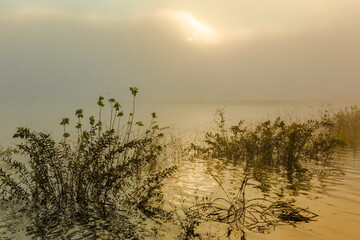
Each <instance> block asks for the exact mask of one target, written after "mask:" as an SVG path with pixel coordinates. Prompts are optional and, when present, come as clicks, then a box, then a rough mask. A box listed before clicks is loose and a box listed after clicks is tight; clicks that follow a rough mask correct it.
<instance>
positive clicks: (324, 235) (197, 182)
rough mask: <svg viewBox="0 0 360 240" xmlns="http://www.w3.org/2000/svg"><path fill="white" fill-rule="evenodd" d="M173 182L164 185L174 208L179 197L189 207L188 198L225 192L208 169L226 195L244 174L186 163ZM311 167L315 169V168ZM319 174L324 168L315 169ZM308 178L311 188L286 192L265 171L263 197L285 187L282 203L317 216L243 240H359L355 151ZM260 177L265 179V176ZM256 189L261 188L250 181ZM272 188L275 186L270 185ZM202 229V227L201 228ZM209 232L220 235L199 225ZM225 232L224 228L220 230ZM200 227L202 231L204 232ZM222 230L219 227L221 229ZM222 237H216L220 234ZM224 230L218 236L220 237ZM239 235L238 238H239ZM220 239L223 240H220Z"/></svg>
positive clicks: (359, 161) (253, 193)
mask: <svg viewBox="0 0 360 240" xmlns="http://www.w3.org/2000/svg"><path fill="white" fill-rule="evenodd" d="M180 166H181V168H180V171H179V173H178V175H177V178H174V179H173V182H172V183H171V184H170V185H171V186H169V188H170V191H169V194H168V199H170V201H173V204H175V205H176V204H178V206H179V207H180V205H181V204H180V201H178V199H186V203H188V204H191V203H192V202H193V201H194V200H193V197H192V196H193V195H194V194H197V195H199V196H211V195H214V196H220V197H224V193H223V191H222V190H221V188H220V187H219V185H218V184H217V183H216V181H215V180H214V179H213V178H212V177H211V176H210V175H209V174H208V173H207V172H208V171H209V170H211V171H212V173H213V174H214V175H215V176H216V177H217V179H219V180H220V181H221V182H222V184H223V186H224V187H225V189H226V190H227V191H228V192H236V190H237V188H238V186H239V182H240V180H241V178H242V176H243V171H242V170H241V168H240V167H238V166H236V165H234V164H225V165H224V164H223V163H222V162H216V161H215V162H212V163H208V162H206V161H197V162H188V163H186V164H183V165H180ZM315 167H316V166H314V168H315ZM318 168H320V169H319V170H321V169H322V168H323V167H319V166H318ZM313 173H314V174H313V176H312V178H311V180H310V182H309V183H310V186H306V185H305V186H304V185H302V186H300V189H301V190H299V191H294V190H291V189H288V188H287V187H289V185H288V184H287V181H286V179H284V178H282V177H281V176H279V175H275V174H274V175H272V174H273V173H271V172H267V173H264V175H266V177H268V178H269V179H270V182H271V184H272V186H273V187H272V189H271V190H270V192H269V193H268V195H269V196H268V197H269V198H270V199H271V198H274V199H276V197H275V196H274V195H273V194H272V193H274V192H277V191H278V190H279V186H284V196H283V198H282V200H291V199H294V200H295V201H296V205H297V206H299V207H303V208H308V209H309V210H311V211H313V212H314V213H316V214H318V215H319V217H318V218H316V221H312V222H310V223H301V224H299V225H297V227H296V228H294V227H292V226H279V227H277V228H276V229H275V231H272V232H271V233H270V234H260V233H252V232H250V233H248V235H247V239H251V240H260V239H276V240H279V239H284V240H285V239H314V240H315V239H316V240H320V239H321V240H332V239H334V240H335V239H354V240H355V239H359V237H360V233H359V232H358V226H360V153H359V152H346V153H345V152H342V153H338V154H337V156H336V157H335V158H334V160H333V161H332V164H331V166H328V167H326V170H325V171H324V172H322V171H314V172H313ZM264 177H265V176H264ZM252 182H253V183H254V184H255V185H257V186H259V185H260V184H259V183H258V182H257V181H255V180H253V181H252ZM274 186H275V187H274ZM263 194H264V193H263V192H262V191H260V190H259V189H258V188H252V189H248V190H247V197H248V198H249V199H250V198H253V197H261V196H262V195H263ZM200 228H201V227H200ZM203 228H207V229H206V230H209V229H211V228H213V229H212V231H213V232H221V228H220V229H216V226H212V227H210V228H209V226H206V225H205V226H203ZM223 228H224V226H223ZM206 230H205V229H202V231H203V232H205V231H206ZM222 231H224V229H222ZM220 235H221V234H220ZM224 235H225V232H224V233H223V236H224ZM240 236H241V235H240ZM224 239H225V238H224Z"/></svg>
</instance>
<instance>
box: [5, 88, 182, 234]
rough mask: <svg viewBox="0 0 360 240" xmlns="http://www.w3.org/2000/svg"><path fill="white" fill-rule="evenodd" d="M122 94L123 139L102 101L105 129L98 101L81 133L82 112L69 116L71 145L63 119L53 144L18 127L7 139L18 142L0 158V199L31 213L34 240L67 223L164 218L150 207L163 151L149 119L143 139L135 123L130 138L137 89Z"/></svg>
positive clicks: (162, 173) (162, 174) (115, 116)
mask: <svg viewBox="0 0 360 240" xmlns="http://www.w3.org/2000/svg"><path fill="white" fill-rule="evenodd" d="M130 90H131V93H132V95H133V111H132V112H131V113H130V114H129V121H128V122H127V123H126V128H125V132H121V131H119V124H120V121H121V117H122V116H123V112H122V111H121V107H120V104H119V103H118V102H116V100H115V99H109V103H110V119H109V125H108V126H105V125H104V123H103V116H102V112H103V108H104V107H105V104H104V102H103V100H104V98H103V97H101V96H100V97H99V99H98V102H97V104H98V106H99V114H98V119H97V121H96V120H95V117H94V116H91V117H90V118H89V128H88V129H86V128H84V126H83V118H84V113H83V110H82V109H78V110H76V112H75V115H76V117H77V123H76V126H75V128H76V130H77V134H76V135H75V138H73V139H71V138H70V133H69V132H68V130H67V127H68V125H69V123H70V120H69V118H63V119H62V121H61V122H60V125H61V126H62V127H63V139H62V140H61V141H58V142H57V141H55V140H53V139H52V138H51V135H50V134H45V133H42V132H39V133H37V132H34V131H31V130H30V129H29V128H25V127H19V128H18V129H17V131H16V133H15V134H14V138H16V139H20V143H19V144H18V145H16V146H15V147H13V148H8V149H7V150H4V151H3V152H2V153H1V156H0V158H1V165H0V166H2V168H0V195H1V198H2V199H3V200H6V201H16V202H18V203H20V204H22V206H23V209H24V211H26V212H28V213H31V214H30V216H31V219H32V222H33V223H34V224H33V226H32V227H30V228H29V229H33V230H32V231H33V233H34V234H35V235H39V236H41V235H42V234H44V233H45V232H47V231H48V230H49V228H51V226H56V225H59V224H60V225H61V224H70V223H71V222H73V221H75V222H83V223H89V221H90V220H91V219H103V220H109V219H112V218H114V217H116V216H119V214H120V212H121V211H124V210H126V211H129V212H130V213H131V212H140V213H142V214H144V215H145V216H146V217H165V218H166V217H169V214H168V213H167V212H165V211H163V210H162V209H161V208H160V207H159V204H158V202H161V201H162V192H161V187H162V182H163V180H164V179H166V178H167V177H169V176H170V175H171V174H172V173H173V172H174V171H175V169H176V167H169V168H159V167H156V163H157V161H158V160H159V156H160V155H161V152H162V149H163V144H162V142H161V139H162V137H163V133H161V132H160V130H159V127H158V125H157V124H156V119H155V118H156V114H155V113H153V114H152V120H151V124H150V126H149V127H148V129H147V130H146V132H145V133H144V134H140V127H142V126H143V124H142V123H141V122H138V123H136V125H138V126H139V129H137V132H136V134H135V133H133V131H132V126H133V125H134V124H135V123H134V115H135V97H136V94H137V93H138V89H137V88H135V87H134V88H130ZM116 125H117V129H115V126H116ZM8 168H9V169H10V170H9V169H8ZM124 231H125V230H124Z"/></svg>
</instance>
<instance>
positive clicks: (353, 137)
mask: <svg viewBox="0 0 360 240" xmlns="http://www.w3.org/2000/svg"><path fill="white" fill-rule="evenodd" d="M331 117H332V119H333V121H334V128H333V135H334V136H336V137H337V138H338V139H340V140H342V141H343V142H345V143H346V144H347V145H349V146H351V147H358V146H359V145H360V109H359V107H358V106H356V105H355V106H351V107H345V108H344V109H340V110H339V111H338V112H336V113H334V114H332V116H331Z"/></svg>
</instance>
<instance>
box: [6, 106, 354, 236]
mask: <svg viewBox="0 0 360 240" xmlns="http://www.w3.org/2000/svg"><path fill="white" fill-rule="evenodd" d="M0 106H1V107H2V109H4V111H2V114H1V116H0V126H1V128H0V130H1V132H0V143H1V144H2V145H4V146H7V145H9V144H11V143H12V142H13V140H11V135H12V134H13V133H14V130H15V129H16V127H17V126H29V127H31V128H33V129H35V130H40V131H47V132H53V133H54V135H55V137H59V136H60V134H61V128H60V126H59V125H58V122H59V119H60V118H61V117H63V116H72V115H73V112H74V109H76V108H77V107H81V106H76V105H74V106H71V108H70V106H63V105H58V106H56V105H54V104H46V103H42V104H39V105H36V104H35V105H34V104H28V105H24V104H18V105H16V104H15V106H14V107H12V108H5V106H4V105H0ZM218 107H225V110H226V112H227V117H228V118H229V122H231V123H232V122H236V121H237V120H240V119H246V120H249V121H257V120H262V119H265V118H268V117H274V116H276V115H278V114H281V115H283V116H288V117H289V118H292V119H301V118H304V117H311V116H313V115H316V114H317V112H318V111H319V110H321V109H323V104H317V105H315V106H314V105H313V104H310V103H302V104H280V105H279V104H265V105H262V104H257V105H256V104H255V105H254V104H251V105H246V104H243V105H220V106H219V105H212V104H207V105H204V104H195V105H191V104H157V105H151V104H143V105H142V109H141V107H139V108H140V110H139V112H140V113H139V114H138V115H137V116H138V118H139V119H141V120H143V121H144V122H146V121H145V120H146V118H147V116H148V115H149V113H151V112H153V111H155V112H157V113H158V115H159V122H160V124H161V125H163V126H170V127H171V128H170V129H171V130H170V131H171V133H173V134H175V135H177V136H180V137H182V138H184V139H185V140H184V141H185V142H186V141H188V140H189V139H190V140H194V139H195V140H196V138H199V136H200V135H201V134H202V132H203V131H205V130H207V129H209V128H211V124H212V119H213V116H214V111H215V110H216V108H218ZM84 108H85V109H87V108H86V106H85V107H84ZM88 109H89V108H88ZM89 111H90V112H92V113H93V114H96V108H95V107H94V108H90V109H89ZM148 119H149V120H150V118H148ZM49 129H52V130H51V131H49ZM178 165H179V171H178V172H177V173H176V174H175V175H174V176H173V177H172V178H171V179H170V180H169V182H168V183H167V184H166V186H165V188H164V190H165V198H166V199H167V201H169V202H171V204H169V203H167V204H166V208H168V209H171V205H172V206H175V207H177V208H181V206H182V204H185V205H186V204H192V203H193V202H194V199H193V196H194V194H196V195H198V196H220V197H223V196H224V192H223V191H222V190H221V188H220V187H219V185H218V184H217V182H216V181H215V180H214V179H213V178H212V177H211V175H210V174H209V173H208V171H211V172H212V173H213V174H214V176H215V177H216V178H217V179H218V180H219V181H221V182H222V184H223V186H224V188H225V189H226V191H228V192H229V193H231V192H236V190H237V188H238V186H239V183H240V182H241V179H242V177H243V175H244V170H243V168H242V167H241V166H240V165H237V164H233V163H224V162H221V161H215V160H214V161H211V162H208V161H203V160H197V161H186V162H179V163H178ZM308 168H309V169H310V170H311V171H310V174H309V175H306V176H304V178H301V181H297V182H296V183H293V184H292V185H291V183H289V182H288V181H287V179H286V175H284V174H281V173H280V174H278V173H275V172H273V171H272V170H269V169H268V170H263V169H248V171H252V172H253V173H256V176H257V177H256V179H252V180H251V181H252V183H254V184H255V186H257V187H251V188H249V189H248V192H247V194H248V195H247V196H248V197H249V198H252V197H261V196H263V194H266V195H267V197H268V198H270V199H275V198H276V197H278V195H276V194H275V193H281V196H282V199H283V200H291V199H293V200H295V201H296V205H297V206H299V207H303V208H309V210H311V211H313V212H315V213H316V214H318V215H319V217H318V218H317V219H316V221H313V222H310V223H303V224H299V225H298V226H297V227H296V228H294V227H292V226H279V227H277V228H276V230H275V231H272V232H271V233H270V234H259V233H251V232H250V233H248V235H247V239H248V240H261V239H276V240H281V239H295V240H296V239H314V240H315V239H316V240H322V239H323V240H332V239H334V240H335V239H349V240H352V239H354V240H355V239H359V238H360V233H358V226H360V153H359V152H354V151H346V152H339V153H337V154H336V156H335V158H334V160H333V161H331V163H330V164H329V165H327V166H315V165H313V166H308ZM261 183H262V184H261ZM264 186H265V187H264ZM2 207H3V208H6V206H2ZM0 214H1V215H2V216H1V215H0V218H2V219H0V222H1V224H0V239H30V237H26V236H25V231H24V230H20V229H17V228H16V226H18V225H17V224H19V226H21V221H26V220H24V219H17V220H15V219H12V218H13V217H14V215H11V216H5V214H4V211H1V212H0ZM4 218H6V219H4ZM19 222H20V223H19ZM9 227H10V229H13V231H10V232H9V230H8V229H9ZM162 230H163V232H164V233H165V232H166V234H164V235H163V236H162V237H159V238H162V239H173V238H174V237H176V235H177V234H178V229H177V228H176V227H174V226H173V225H169V226H164V228H163V229H162ZM199 231H201V232H207V233H209V238H214V236H213V235H214V234H215V233H216V234H217V236H218V237H220V239H222V238H224V239H225V237H224V235H225V228H224V226H221V225H202V226H200V228H199ZM239 236H241V235H239ZM239 236H238V237H239ZM234 237H236V236H234ZM239 238H240V237H239ZM239 238H237V239H239ZM234 239H235V238H234Z"/></svg>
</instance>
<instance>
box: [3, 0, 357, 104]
mask: <svg viewBox="0 0 360 240" xmlns="http://www.w3.org/2000/svg"><path fill="white" fill-rule="evenodd" d="M359 43H360V1H358V0H341V1H340V0H221V1H220V0H182V1H175V0H167V1H164V0H143V1H140V0H132V1H125V0H103V1H98V0H61V1H60V0H57V1H56V0H1V1H0V101H1V102H37V101H44V100H45V101H50V102H51V101H53V102H68V101H72V102H76V101H87V100H89V99H94V98H96V97H97V96H98V95H105V96H114V97H118V96H120V98H121V97H122V96H126V97H128V95H129V94H128V89H129V87H131V86H137V87H138V88H139V89H140V93H141V95H142V97H143V99H145V100H149V101H183V100H185V101H188V100H201V101H214V100H215V101H216V100H235V101H236V100H286V99H290V100H297V99H301V100H302V99H332V98H339V97H340V98H341V97H343V98H359V89H360V67H359V59H360V46H359Z"/></svg>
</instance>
